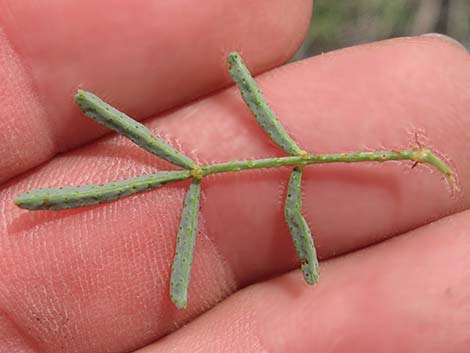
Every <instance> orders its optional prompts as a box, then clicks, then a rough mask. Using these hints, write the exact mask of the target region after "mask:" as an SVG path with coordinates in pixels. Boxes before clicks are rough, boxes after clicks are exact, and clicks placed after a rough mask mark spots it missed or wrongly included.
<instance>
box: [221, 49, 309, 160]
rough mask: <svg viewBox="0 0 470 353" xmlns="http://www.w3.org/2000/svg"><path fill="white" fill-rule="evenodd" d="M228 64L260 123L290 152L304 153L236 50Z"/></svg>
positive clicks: (243, 95)
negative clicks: (279, 118) (288, 132)
mask: <svg viewBox="0 0 470 353" xmlns="http://www.w3.org/2000/svg"><path fill="white" fill-rule="evenodd" d="M227 65H228V69H229V71H230V75H231V76H232V78H233V80H234V81H235V83H236V85H237V87H238V89H239V90H240V93H241V95H242V98H243V100H244V101H245V103H246V105H247V106H248V108H249V109H250V110H251V112H252V113H253V115H254V116H255V119H256V121H257V122H258V125H259V126H261V128H262V129H263V130H264V131H265V132H266V133H267V134H268V135H269V137H271V139H272V140H273V141H274V142H275V143H276V144H277V145H278V146H279V147H281V148H282V149H283V150H284V151H286V152H287V153H288V154H290V155H297V156H298V155H302V154H304V153H305V152H303V151H302V149H300V147H299V146H297V144H296V143H295V142H294V140H292V138H291V137H290V136H289V135H288V134H287V132H286V130H284V128H283V127H282V125H281V123H280V122H279V120H278V119H277V117H276V115H274V113H273V111H272V110H271V108H270V107H269V105H268V103H267V102H266V99H265V98H264V97H263V94H262V93H261V91H260V89H259V87H258V85H257V84H256V81H255V80H254V79H253V77H252V76H251V74H250V71H249V70H248V68H247V67H246V66H245V64H244V63H243V61H242V58H241V57H240V55H239V54H238V53H235V52H234V53H230V55H229V56H228V58H227Z"/></svg>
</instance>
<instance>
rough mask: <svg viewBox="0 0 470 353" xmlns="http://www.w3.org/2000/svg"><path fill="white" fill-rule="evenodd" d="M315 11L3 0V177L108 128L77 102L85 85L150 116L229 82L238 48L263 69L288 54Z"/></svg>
mask: <svg viewBox="0 0 470 353" xmlns="http://www.w3.org/2000/svg"><path fill="white" fill-rule="evenodd" d="M310 9H311V1H307V0H302V1H300V2H299V3H298V4H296V6H289V5H288V4H287V3H286V2H285V1H280V0H276V1H266V0H265V1H256V2H253V1H248V0H244V1H237V2H233V1H219V0H205V1H200V2H198V3H197V6H196V3H195V2H194V1H189V0H180V1H171V2H152V1H150V2H149V1H147V2H142V3H140V4H139V5H138V6H136V5H135V4H133V3H129V2H116V1H109V0H107V1H99V2H96V1H91V0H87V1H80V2H76V1H61V2H57V1H42V2H41V4H40V5H37V6H32V5H31V2H18V1H6V0H4V1H0V22H1V23H2V29H3V32H0V63H1V65H0V82H1V84H0V92H1V97H2V104H1V105H0V106H1V107H0V115H1V116H2V119H1V122H0V152H1V153H2V159H1V161H0V182H1V181H4V180H6V179H8V178H10V177H12V176H14V175H17V174H19V173H21V172H23V171H25V170H27V169H29V168H32V167H34V166H36V165H38V164H40V163H42V162H44V161H46V160H48V159H49V158H51V157H52V156H53V155H54V154H56V153H57V152H62V151H65V150H68V149H70V148H72V147H75V146H78V145H80V144H82V143H84V142H86V141H89V140H91V139H93V138H95V137H97V136H98V135H101V134H103V133H104V132H105V130H104V129H100V128H98V127H97V125H95V124H93V123H91V122H89V121H88V120H87V119H84V118H83V116H81V115H80V114H79V113H78V109H76V108H75V107H74V105H73V103H72V97H73V95H74V93H75V92H76V90H77V88H79V87H81V88H85V89H87V90H89V91H92V92H94V93H96V94H98V95H99V96H101V97H103V98H106V99H107V100H109V101H110V102H111V103H113V104H116V105H118V106H119V107H120V108H121V109H124V110H126V111H127V112H128V113H129V114H131V115H133V116H135V117H136V118H138V119H143V118H145V117H148V116H150V115H152V114H156V113H157V112H160V111H162V110H165V109H168V108H171V107H174V106H176V105H179V104H183V103H186V102H188V101H189V100H191V99H194V98H195V97H198V96H201V95H203V94H204V93H207V92H209V91H213V90H215V89H216V88H220V87H221V86H222V85H224V84H227V83H228V75H227V74H226V73H225V71H224V70H225V69H224V64H223V62H224V57H225V56H226V55H227V54H228V53H229V52H230V51H233V50H240V51H242V52H243V53H245V54H246V55H247V56H249V57H250V61H251V63H252V64H253V69H254V71H255V72H259V71H262V70H266V69H268V68H271V67H274V66H276V65H279V64H280V63H282V62H285V61H286V60H287V59H288V58H289V57H290V56H291V55H292V54H293V52H294V51H295V49H296V48H297V47H298V45H299V44H300V41H301V40H302V36H303V34H304V32H305V30H306V28H307V26H308V22H309V18H310V13H311V10H310ZM38 12H40V13H41V15H40V16H38ZM253 33H256V35H253ZM272 38H276V40H272ZM259 43H264V45H263V46H260V45H259Z"/></svg>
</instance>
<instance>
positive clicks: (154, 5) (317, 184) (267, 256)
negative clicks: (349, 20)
mask: <svg viewBox="0 0 470 353" xmlns="http://www.w3.org/2000/svg"><path fill="white" fill-rule="evenodd" d="M311 6H312V4H311V2H310V1H306V0H305V1H304V0H299V1H297V2H296V6H292V4H291V2H288V1H281V0H269V1H268V0H261V1H248V0H241V1H237V2H234V1H225V0H205V1H199V2H196V1H189V0H179V1H153V2H150V1H147V2H144V3H143V4H139V5H138V6H136V5H135V4H133V3H131V2H124V1H122V2H111V1H109V0H104V1H100V2H95V1H91V0H84V1H80V2H77V1H50V0H44V1H40V2H33V1H13V0H2V1H0V26H1V28H0V101H1V104H0V117H1V119H0V152H1V156H2V158H1V159H0V180H1V182H2V184H1V186H0V187H1V189H0V208H1V218H0V270H1V275H0V352H12V353H26V352H28V353H29V352H36V353H37V352H40V353H45V352H47V353H56V352H72V353H73V352H86V353H90V352H91V353H94V352H97V353H98V352H111V353H115V352H116V353H117V352H141V353H142V352H146V353H153V352H205V353H206V352H217V353H220V352H243V353H251V352H253V353H254V352H361V353H363V352H402V353H411V352H413V353H415V352H428V353H429V352H436V353H437V352H439V353H442V352H453V353H455V352H456V353H466V352H468V347H470V331H469V329H468V328H469V325H470V270H469V269H470V213H469V211H468V210H467V209H468V208H469V206H470V187H469V186H470V185H469V183H470V154H469V151H470V115H469V113H468V112H469V111H470V84H469V82H470V56H469V55H468V53H467V52H466V51H465V50H464V49H462V48H461V47H459V46H458V45H456V44H454V43H451V42H449V41H446V40H444V39H442V38H438V37H414V38H397V39H393V40H389V41H385V42H377V43H371V44H367V45H363V46H358V47H354V48H348V49H344V50H339V51H335V52H332V53H328V54H326V55H320V56H317V57H314V58H311V59H308V60H305V61H303V62H300V63H295V64H291V65H286V66H283V67H282V68H280V69H275V68H276V67H278V66H281V65H283V64H284V63H285V62H286V61H287V60H288V59H289V57H290V56H291V55H292V54H293V53H294V52H295V50H296V48H298V46H299V45H300V43H301V41H302V39H303V36H304V35H305V33H306V30H307V27H308V23H309V20H310V13H311ZM233 50H237V51H239V52H241V54H242V55H243V57H244V59H245V61H246V63H247V65H248V66H249V67H250V69H251V70H252V71H253V73H255V74H256V73H261V72H264V71H269V72H267V73H266V74H262V75H260V76H258V77H257V80H258V82H259V84H260V86H261V88H262V90H263V91H264V93H265V95H266V97H267V99H268V100H269V102H270V105H271V106H272V108H273V110H274V111H275V112H276V113H277V114H278V116H279V118H280V120H281V122H282V124H283V125H284V126H285V127H286V130H287V131H288V132H289V134H291V136H293V138H294V139H295V141H297V142H298V143H299V145H300V146H301V148H303V149H305V150H307V151H312V152H325V153H327V152H340V151H355V150H375V149H383V148H386V149H398V148H408V147H415V145H416V142H415V138H414V136H415V134H416V133H418V136H419V140H420V143H421V144H423V145H425V146H426V147H428V148H432V149H433V150H436V151H438V152H440V154H441V155H442V156H443V157H445V158H446V159H447V160H448V161H450V163H451V165H452V166H453V167H454V168H455V170H456V171H457V176H458V181H459V186H460V191H459V192H457V193H454V194H451V192H450V189H449V187H448V185H447V184H446V182H445V181H444V180H443V178H442V176H440V175H439V174H438V173H436V172H435V171H433V170H431V169H430V168H427V167H424V166H421V165H418V166H417V167H416V168H413V169H411V163H407V162H403V163H402V162H391V163H384V164H374V163H365V164H355V165H340V164H338V165H328V166H311V167H308V168H306V169H305V175H304V181H303V182H304V190H303V193H304V195H303V196H304V200H303V205H304V210H303V213H304V215H305V218H306V219H307V220H308V222H309V224H310V227H311V228H312V231H313V234H314V237H315V242H316V244H317V246H318V253H319V255H320V258H321V260H322V261H321V268H320V271H321V273H320V282H319V283H318V284H317V285H315V286H312V287H309V286H307V285H306V284H305V283H304V281H303V279H302V275H301V273H300V271H299V270H298V267H299V263H298V260H297V259H296V254H295V250H294V247H293V245H292V243H291V239H290V237H289V234H288V229H287V226H286V225H285V222H284V219H283V209H282V203H283V199H284V197H285V191H286V190H285V189H286V183H287V180H288V176H289V169H288V168H286V169H279V170H270V171H252V172H250V171H246V172H243V173H240V174H238V175H219V176H214V177H209V178H207V179H205V180H203V182H202V188H203V195H202V200H201V213H200V219H199V220H200V227H199V233H198V238H197V243H196V252H195V260H194V266H193V271H192V281H191V286H190V289H189V306H188V308H187V309H186V310H183V311H182V310H177V309H176V308H175V307H174V305H172V303H171V302H170V299H169V295H168V288H169V273H170V264H171V260H172V256H173V252H174V246H175V235H176V230H177V226H178V217H179V212H180V211H181V204H182V201H183V197H184V193H185V188H186V187H187V185H188V184H187V182H184V183H177V184H174V185H170V186H165V187H164V188H161V189H159V190H155V191H152V192H148V193H145V194H141V195H136V196H133V197H130V198H127V199H123V200H119V201H117V202H114V203H112V204H108V205H100V206H96V207H88V208H84V209H77V210H68V211H61V212H47V211H37V212H28V211H24V210H20V209H18V208H17V207H15V205H14V204H13V199H14V196H15V195H16V194H17V193H19V192H22V191H25V190H28V189H30V188H33V187H41V186H60V185H77V184H86V183H101V182H106V181H110V180H114V179H122V178H125V177H129V176H134V175H141V174H145V173H148V172H152V171H156V170H166V169H171V168H172V166H171V165H169V164H168V163H165V162H162V161H159V160H157V159H156V158H155V157H154V156H152V155H150V154H148V153H146V152H145V151H143V150H141V149H139V148H138V147H136V146H135V145H133V144H132V143H130V142H129V141H127V140H125V139H124V138H122V137H119V136H116V135H115V134H110V135H108V136H106V137H103V138H101V136H103V135H104V134H105V133H106V132H107V131H106V130H105V129H104V128H103V127H101V126H98V125H97V124H96V123H94V122H92V121H90V120H89V119H87V118H86V117H84V116H83V115H82V114H80V112H79V111H78V109H77V108H76V107H75V106H74V104H73V101H72V96H73V94H74V92H75V91H76V89H77V88H78V87H81V88H84V89H87V90H89V91H92V92H94V93H96V94H97V95H99V96H100V97H102V98H104V99H106V100H107V101H109V102H110V103H111V104H113V105H116V106H117V107H118V108H119V109H121V110H123V111H125V112H126V113H128V114H129V115H131V116H133V117H136V118H137V119H139V120H141V121H144V120H145V124H146V125H147V126H148V127H149V128H151V129H152V130H153V131H155V132H157V133H158V134H159V135H160V136H162V137H164V138H166V139H167V140H168V141H170V143H172V144H173V145H174V146H176V147H178V148H180V149H181V150H182V151H184V153H187V154H188V155H189V156H190V157H191V158H194V159H196V160H197V161H198V162H199V163H212V162H216V161H217V162H221V161H226V160H230V159H245V158H260V157H268V156H274V155H284V154H283V152H282V151H280V150H279V149H278V148H276V146H274V145H273V144H272V143H271V142H270V141H269V139H268V138H267V137H266V136H265V135H264V134H263V132H262V131H261V129H260V128H259V127H258V126H257V125H256V122H255V121H254V119H252V117H251V116H250V113H249V111H248V110H247V108H246V106H245V105H244V104H243V102H242V100H241V98H240V96H239V94H238V92H237V91H236V89H235V88H233V87H232V88H228V89H226V90H222V91H219V92H216V90H218V89H220V88H222V87H224V86H228V85H229V84H230V79H229V75H228V73H227V71H226V68H225V56H226V55H227V54H228V53H229V52H230V51H233ZM271 69H272V71H270V70H271ZM196 98H201V99H198V100H196ZM59 153H60V154H59Z"/></svg>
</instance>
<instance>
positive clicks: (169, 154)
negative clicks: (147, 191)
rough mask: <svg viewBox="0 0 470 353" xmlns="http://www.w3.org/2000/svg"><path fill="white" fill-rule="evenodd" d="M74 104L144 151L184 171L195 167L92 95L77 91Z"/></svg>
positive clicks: (151, 134)
mask: <svg viewBox="0 0 470 353" xmlns="http://www.w3.org/2000/svg"><path fill="white" fill-rule="evenodd" d="M75 102H76V103H77V105H78V107H79V108H80V110H81V111H82V112H83V113H84V114H85V115H86V116H88V117H90V118H92V119H93V120H95V121H96V122H98V123H100V124H102V125H104V126H106V127H108V128H110V129H112V130H114V131H116V132H117V133H119V134H121V135H123V136H125V137H127V138H128V139H130V140H131V141H132V142H134V143H135V144H137V145H138V146H140V147H142V148H143V149H144V150H146V151H148V152H150V153H152V154H154V155H156V156H158V157H160V158H162V159H164V160H166V161H168V162H170V163H173V164H175V165H177V166H179V167H183V168H185V169H192V168H194V167H196V163H195V162H194V161H193V160H191V159H190V158H189V157H187V156H185V155H184V154H182V153H181V152H179V151H178V150H176V149H175V148H174V147H172V146H170V145H169V144H168V143H166V142H165V141H163V140H162V139H160V138H158V137H156V136H155V135H154V134H153V133H152V131H150V130H149V129H147V128H146V127H145V126H144V125H142V124H141V123H139V122H137V121H135V120H134V119H132V118H130V117H129V116H127V115H126V114H124V113H122V112H120V111H119V110H117V109H116V108H113V107H112V106H110V105H109V104H108V103H106V102H104V101H102V100H101V99H100V98H98V97H97V96H95V95H94V94H93V93H90V92H87V91H83V90H78V92H77V94H76V95H75Z"/></svg>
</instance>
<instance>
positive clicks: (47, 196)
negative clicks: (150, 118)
mask: <svg viewBox="0 0 470 353" xmlns="http://www.w3.org/2000/svg"><path fill="white" fill-rule="evenodd" d="M190 175H191V172H190V171H188V170H181V171H180V170H176V171H165V172H159V173H155V174H149V175H143V176H138V177H135V178H129V179H125V180H120V181H115V182H112V183H108V184H102V185H84V186H64V187H60V188H41V189H34V190H31V191H28V192H25V193H23V194H20V195H18V196H17V197H16V199H15V203H16V205H17V206H19V207H21V208H25V209H28V210H63V209H67V208H75V207H82V206H90V205H96V204H100V203H103V202H109V201H113V200H116V199H120V198H122V197H126V196H129V195H132V194H135V193H138V192H143V191H147V190H152V189H155V188H157V187H159V186H162V185H164V184H166V183H169V182H173V181H178V180H184V179H187V178H189V177H190Z"/></svg>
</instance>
